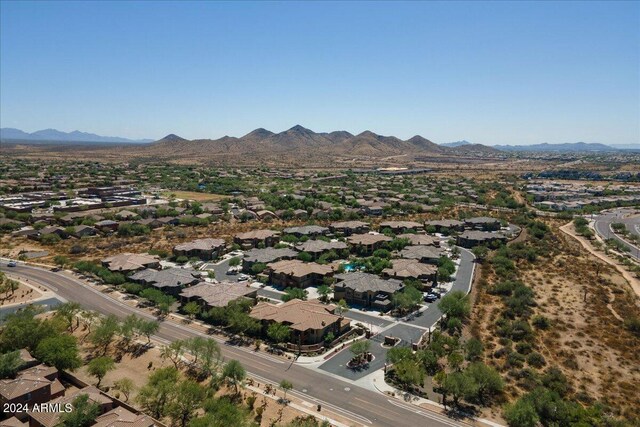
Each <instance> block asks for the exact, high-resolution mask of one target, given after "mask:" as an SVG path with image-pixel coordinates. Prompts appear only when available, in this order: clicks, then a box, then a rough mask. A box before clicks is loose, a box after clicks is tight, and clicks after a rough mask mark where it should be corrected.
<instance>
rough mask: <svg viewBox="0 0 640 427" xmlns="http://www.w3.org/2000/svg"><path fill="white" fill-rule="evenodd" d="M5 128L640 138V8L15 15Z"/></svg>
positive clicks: (6, 32) (20, 11) (139, 6)
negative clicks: (294, 130) (303, 130)
mask: <svg viewBox="0 0 640 427" xmlns="http://www.w3.org/2000/svg"><path fill="white" fill-rule="evenodd" d="M1 7H2V13H1V14H0V23H1V26H0V27H1V30H0V48H1V50H2V52H3V54H2V58H1V59H0V60H1V65H2V66H1V67H0V87H1V88H2V90H1V91H0V127H3V128H8V127H10V128H18V129H21V130H23V131H25V132H34V131H37V130H41V129H47V128H53V129H58V130H61V131H64V132H71V131H74V130H80V131H82V132H89V133H95V134H98V135H102V136H117V137H123V138H129V139H143V138H149V139H160V138H162V137H164V136H165V135H167V134H170V133H175V134H177V135H179V136H182V137H184V138H187V139H201V138H211V139H217V138H220V137H222V136H224V135H230V136H237V137H240V136H242V135H245V134H247V133H249V132H251V131H252V130H254V129H256V128H260V127H263V128H266V129H269V130H271V131H273V132H281V131H283V130H286V129H289V128H290V127H292V126H294V125H295V124H300V125H302V126H304V127H306V128H309V129H312V130H313V131H315V132H331V131H335V130H346V131H349V132H351V133H353V134H358V133H361V132H363V131H365V130H370V131H372V132H375V133H378V134H381V135H393V136H396V137H399V138H402V139H404V140H406V139H409V138H411V137H412V136H414V135H421V136H423V137H425V138H428V139H430V140H432V141H434V142H436V143H448V142H453V141H459V140H468V141H470V142H472V143H480V144H485V145H525V144H526V145H529V144H540V143H544V142H547V143H550V144H556V143H573V142H578V141H583V142H588V143H602V144H607V145H637V144H638V143H640V119H639V117H640V83H639V78H638V76H639V75H640V53H639V50H640V48H639V47H640V27H639V26H638V25H637V23H638V21H639V19H640V4H639V3H637V2H617V3H616V2H565V3H557V2H553V3H552V2H522V3H515V2H510V3H506V2H497V3H493V2H486V3H483V2H452V3H438V2H427V3H411V2H407V3H279V2H270V3H247V2H240V3H225V2H210V3H205V2H203V3H175V2H166V3H165V2H156V3H145V2H127V3H124V2H113V3H91V2H89V3H80V2H67V3H56V2H51V3H34V2H8V1H2V2H1Z"/></svg>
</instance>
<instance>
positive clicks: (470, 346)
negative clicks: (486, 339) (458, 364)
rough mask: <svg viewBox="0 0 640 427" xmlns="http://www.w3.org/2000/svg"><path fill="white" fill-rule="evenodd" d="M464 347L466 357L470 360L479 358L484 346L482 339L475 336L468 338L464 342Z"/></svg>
mask: <svg viewBox="0 0 640 427" xmlns="http://www.w3.org/2000/svg"><path fill="white" fill-rule="evenodd" d="M464 349H465V353H466V359H467V360H468V361H470V362H474V361H476V360H479V359H480V358H481V357H482V353H483V351H484V346H483V345H482V341H480V340H479V339H477V338H470V339H469V340H468V341H467V342H466V343H465V344H464Z"/></svg>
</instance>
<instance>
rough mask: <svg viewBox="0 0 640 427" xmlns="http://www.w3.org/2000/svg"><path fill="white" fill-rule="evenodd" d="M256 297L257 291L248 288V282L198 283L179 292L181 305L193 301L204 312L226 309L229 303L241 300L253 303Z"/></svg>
mask: <svg viewBox="0 0 640 427" xmlns="http://www.w3.org/2000/svg"><path fill="white" fill-rule="evenodd" d="M257 297H258V290H257V289H256V288H252V287H251V286H249V283H248V282H244V283H238V282H220V283H209V282H200V283H198V284H197V285H194V286H191V287H189V288H186V289H183V290H182V292H180V300H181V301H182V303H183V304H186V303H188V302H191V301H195V302H197V303H198V304H200V306H202V307H203V308H204V309H206V310H208V309H210V308H212V307H226V306H227V305H229V303H230V302H231V301H235V300H238V299H242V298H248V299H251V300H254V301H255V300H256V298H257Z"/></svg>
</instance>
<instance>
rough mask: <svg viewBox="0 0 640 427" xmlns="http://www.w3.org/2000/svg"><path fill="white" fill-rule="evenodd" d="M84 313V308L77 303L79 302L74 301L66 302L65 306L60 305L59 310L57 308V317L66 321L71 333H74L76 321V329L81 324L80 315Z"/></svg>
mask: <svg viewBox="0 0 640 427" xmlns="http://www.w3.org/2000/svg"><path fill="white" fill-rule="evenodd" d="M81 312H82V306H81V305H80V304H79V303H77V302H73V301H69V302H66V303H64V304H60V305H59V306H58V307H57V308H56V314H55V315H56V316H57V317H59V318H61V319H64V321H65V322H66V324H67V328H68V329H69V331H71V332H73V330H74V329H75V328H74V326H73V325H74V320H75V325H76V326H75V327H78V326H79V322H80V319H79V318H78V315H79V314H80V313H81Z"/></svg>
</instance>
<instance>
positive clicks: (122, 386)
mask: <svg viewBox="0 0 640 427" xmlns="http://www.w3.org/2000/svg"><path fill="white" fill-rule="evenodd" d="M113 387H114V388H115V389H116V390H118V391H120V392H121V393H122V394H124V401H125V402H128V401H129V395H130V394H131V392H132V391H133V390H134V389H135V384H134V383H133V380H132V379H131V378H121V379H119V380H117V381H114V383H113Z"/></svg>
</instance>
